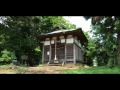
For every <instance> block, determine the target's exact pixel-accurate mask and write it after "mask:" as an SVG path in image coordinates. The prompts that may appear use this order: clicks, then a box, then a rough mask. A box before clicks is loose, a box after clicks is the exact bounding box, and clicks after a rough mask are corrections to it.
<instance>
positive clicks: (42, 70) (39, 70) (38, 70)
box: [28, 65, 79, 74]
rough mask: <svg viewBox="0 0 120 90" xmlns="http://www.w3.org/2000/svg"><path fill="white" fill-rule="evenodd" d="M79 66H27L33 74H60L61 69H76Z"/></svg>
mask: <svg viewBox="0 0 120 90" xmlns="http://www.w3.org/2000/svg"><path fill="white" fill-rule="evenodd" d="M77 68H79V66H74V65H70V66H46V65H45V66H40V67H29V68H28V71H29V72H33V73H35V74H62V73H61V70H68V69H77Z"/></svg>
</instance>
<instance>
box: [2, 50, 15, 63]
mask: <svg viewBox="0 0 120 90" xmlns="http://www.w3.org/2000/svg"><path fill="white" fill-rule="evenodd" d="M1 54H2V56H1V57H0V64H3V63H4V64H5V63H11V62H12V60H13V59H14V57H13V53H12V52H10V51H8V50H6V49H5V50H3V51H1Z"/></svg>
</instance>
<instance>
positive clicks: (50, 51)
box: [49, 40, 52, 62]
mask: <svg viewBox="0 0 120 90" xmlns="http://www.w3.org/2000/svg"><path fill="white" fill-rule="evenodd" d="M51 55H52V47H51V40H50V50H49V62H50V60H51Z"/></svg>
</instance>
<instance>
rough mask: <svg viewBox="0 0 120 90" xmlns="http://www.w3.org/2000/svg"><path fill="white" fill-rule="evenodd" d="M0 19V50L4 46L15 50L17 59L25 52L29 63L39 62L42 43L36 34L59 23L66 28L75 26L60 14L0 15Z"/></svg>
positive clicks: (48, 30) (36, 63) (46, 30)
mask: <svg viewBox="0 0 120 90" xmlns="http://www.w3.org/2000/svg"><path fill="white" fill-rule="evenodd" d="M0 19H2V23H0V50H3V49H5V48H6V49H7V50H10V51H15V55H16V57H17V60H18V61H21V58H20V57H21V56H22V55H23V54H27V55H28V57H29V60H28V64H30V65H33V64H34V65H38V64H39V63H40V62H41V57H42V55H41V54H42V52H41V46H42V44H41V43H40V42H39V41H38V40H37V39H36V37H35V36H36V35H41V34H44V33H47V32H50V31H52V30H53V28H54V27H55V26H59V27H60V26H61V24H63V25H65V27H66V28H67V29H69V28H75V25H72V24H70V23H69V22H67V21H66V20H65V19H64V18H63V17H62V16H1V17H0ZM36 47H37V48H36ZM2 60H3V59H2Z"/></svg>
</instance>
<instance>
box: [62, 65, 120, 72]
mask: <svg viewBox="0 0 120 90" xmlns="http://www.w3.org/2000/svg"><path fill="white" fill-rule="evenodd" d="M63 73H64V74H120V67H113V68H109V67H106V66H101V67H100V66H99V67H90V68H78V69H75V70H63Z"/></svg>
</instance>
